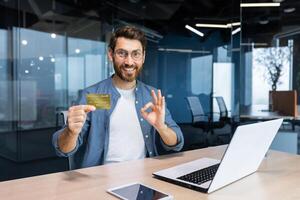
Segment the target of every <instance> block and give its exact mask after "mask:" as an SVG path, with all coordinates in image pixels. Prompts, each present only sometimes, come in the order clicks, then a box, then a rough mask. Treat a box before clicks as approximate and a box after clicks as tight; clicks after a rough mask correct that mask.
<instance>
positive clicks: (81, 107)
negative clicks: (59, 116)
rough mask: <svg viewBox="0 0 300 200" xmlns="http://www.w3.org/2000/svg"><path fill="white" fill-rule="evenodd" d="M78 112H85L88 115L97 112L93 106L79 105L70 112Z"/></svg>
mask: <svg viewBox="0 0 300 200" xmlns="http://www.w3.org/2000/svg"><path fill="white" fill-rule="evenodd" d="M78 110H83V111H84V112H86V113H88V112H91V111H94V110H96V108H95V106H93V105H77V106H72V107H70V109H69V112H70V111H78Z"/></svg>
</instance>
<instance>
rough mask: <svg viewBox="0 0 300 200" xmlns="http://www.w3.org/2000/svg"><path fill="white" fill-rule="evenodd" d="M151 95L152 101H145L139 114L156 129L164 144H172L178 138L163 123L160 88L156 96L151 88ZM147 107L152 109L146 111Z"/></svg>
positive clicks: (174, 143)
mask: <svg viewBox="0 0 300 200" xmlns="http://www.w3.org/2000/svg"><path fill="white" fill-rule="evenodd" d="M151 96H152V99H153V102H149V103H147V104H146V105H145V106H144V107H143V108H142V109H141V114H142V116H143V117H144V118H145V119H146V120H147V121H148V122H149V123H150V124H151V125H152V126H153V127H154V128H155V129H156V130H157V132H158V133H159V135H160V137H161V138H162V140H163V142H164V143H165V144H166V145H168V146H174V145H176V144H177V141H178V139H177V135H176V133H175V132H174V131H173V130H172V129H171V128H169V127H168V126H167V125H166V124H165V104H166V103H165V97H163V96H162V95H161V91H160V90H158V94H157V96H156V94H155V92H154V90H151ZM148 108H150V109H151V110H152V111H151V112H147V111H146V110H147V109H148Z"/></svg>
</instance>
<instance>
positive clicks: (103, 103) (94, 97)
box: [86, 94, 110, 109]
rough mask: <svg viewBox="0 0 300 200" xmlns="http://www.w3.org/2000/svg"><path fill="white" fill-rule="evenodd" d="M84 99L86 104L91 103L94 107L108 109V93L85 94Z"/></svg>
mask: <svg viewBox="0 0 300 200" xmlns="http://www.w3.org/2000/svg"><path fill="white" fill-rule="evenodd" d="M86 101H87V104H88V105H93V106H95V107H96V109H110V95H109V94H87V95H86Z"/></svg>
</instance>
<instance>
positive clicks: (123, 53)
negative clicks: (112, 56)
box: [119, 51, 127, 56]
mask: <svg viewBox="0 0 300 200" xmlns="http://www.w3.org/2000/svg"><path fill="white" fill-rule="evenodd" d="M126 54H127V53H126V52H125V51H119V55H120V56H126Z"/></svg>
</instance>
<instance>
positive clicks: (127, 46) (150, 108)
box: [53, 26, 184, 168]
mask: <svg viewBox="0 0 300 200" xmlns="http://www.w3.org/2000/svg"><path fill="white" fill-rule="evenodd" d="M145 49H146V38H145V36H144V33H143V32H142V31H140V30H139V29H136V28H134V27H128V26H126V27H123V28H120V29H118V30H117V31H116V32H115V33H113V35H112V38H111V40H110V44H109V51H108V57H109V59H110V61H112V62H113V66H114V70H115V74H114V75H113V76H112V77H110V78H108V79H106V80H103V81H101V82H99V83H97V84H95V85H93V86H90V87H88V88H86V89H84V90H83V92H82V95H81V97H80V98H79V102H78V105H77V106H72V107H70V108H69V110H68V119H67V125H66V126H65V127H64V128H63V129H61V130H59V131H57V132H56V133H55V134H54V135H53V145H54V147H55V149H56V152H57V154H58V155H59V156H72V158H73V164H72V165H74V167H73V168H82V167H90V166H95V165H100V164H106V163H112V162H121V161H126V160H135V159H142V158H145V157H147V156H149V157H152V156H156V155H158V154H157V149H156V146H155V137H157V136H159V137H160V139H161V142H162V145H163V147H164V148H165V149H166V150H174V151H179V150H180V149H181V148H182V146H183V142H184V141H183V135H182V132H181V130H180V128H179V127H178V125H177V124H176V123H175V122H174V121H173V119H172V117H171V115H170V113H169V111H168V110H167V109H166V108H165V98H164V97H163V96H162V94H161V91H160V90H158V91H155V90H154V89H153V88H152V87H150V86H148V85H146V84H144V83H142V82H140V81H138V80H137V79H136V78H137V76H138V74H139V73H140V71H141V70H142V67H143V64H144V61H145ZM87 94H108V95H109V96H110V101H111V102H110V103H111V106H110V109H107V110H105V109H97V110H96V108H95V107H94V106H92V105H86V104H87V102H86V95H87ZM73 154H74V155H73Z"/></svg>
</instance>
